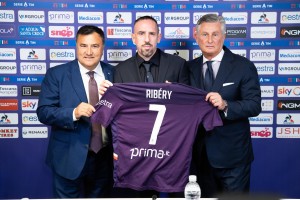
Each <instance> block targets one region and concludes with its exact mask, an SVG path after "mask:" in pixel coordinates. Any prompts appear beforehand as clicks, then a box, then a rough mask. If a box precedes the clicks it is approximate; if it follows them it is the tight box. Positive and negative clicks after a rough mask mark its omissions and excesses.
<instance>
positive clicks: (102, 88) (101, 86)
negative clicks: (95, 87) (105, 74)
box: [99, 80, 113, 95]
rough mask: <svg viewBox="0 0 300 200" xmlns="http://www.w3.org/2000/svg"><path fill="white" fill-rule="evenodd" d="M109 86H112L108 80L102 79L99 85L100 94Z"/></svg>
mask: <svg viewBox="0 0 300 200" xmlns="http://www.w3.org/2000/svg"><path fill="white" fill-rule="evenodd" d="M110 86H113V84H112V83H111V82H110V81H109V80H104V81H102V82H101V83H100V85H99V93H100V95H103V94H104V93H105V92H106V90H107V88H109V87H110Z"/></svg>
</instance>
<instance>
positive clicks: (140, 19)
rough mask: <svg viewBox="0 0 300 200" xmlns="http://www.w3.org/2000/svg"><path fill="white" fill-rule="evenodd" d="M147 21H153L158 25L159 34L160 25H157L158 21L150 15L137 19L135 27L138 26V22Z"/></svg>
mask: <svg viewBox="0 0 300 200" xmlns="http://www.w3.org/2000/svg"><path fill="white" fill-rule="evenodd" d="M147 19H149V20H152V21H153V22H155V24H156V26H157V31H158V32H159V28H158V23H157V21H156V19H154V18H153V17H152V16H150V15H145V16H142V17H139V18H137V19H136V20H135V22H134V26H135V24H136V23H137V22H139V21H142V20H147Z"/></svg>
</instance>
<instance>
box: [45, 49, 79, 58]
mask: <svg viewBox="0 0 300 200" xmlns="http://www.w3.org/2000/svg"><path fill="white" fill-rule="evenodd" d="M49 53H50V60H74V59H75V49H50V50H49Z"/></svg>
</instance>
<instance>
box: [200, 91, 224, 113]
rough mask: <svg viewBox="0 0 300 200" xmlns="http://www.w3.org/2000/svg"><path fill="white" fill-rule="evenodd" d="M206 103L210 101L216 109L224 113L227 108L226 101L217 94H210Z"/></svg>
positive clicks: (206, 98)
mask: <svg viewBox="0 0 300 200" xmlns="http://www.w3.org/2000/svg"><path fill="white" fill-rule="evenodd" d="M205 101H209V102H210V103H211V104H212V105H213V106H214V107H217V108H218V110H222V111H224V109H225V108H226V106H227V103H226V101H225V100H224V99H223V98H222V97H221V95H220V94H219V93H217V92H210V93H208V94H207V95H206V97H205Z"/></svg>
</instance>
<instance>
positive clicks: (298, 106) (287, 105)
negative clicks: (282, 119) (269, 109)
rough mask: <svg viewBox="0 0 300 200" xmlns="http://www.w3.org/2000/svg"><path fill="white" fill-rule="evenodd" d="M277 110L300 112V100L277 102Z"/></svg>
mask: <svg viewBox="0 0 300 200" xmlns="http://www.w3.org/2000/svg"><path fill="white" fill-rule="evenodd" d="M277 109H278V110H300V100H278V101H277Z"/></svg>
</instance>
